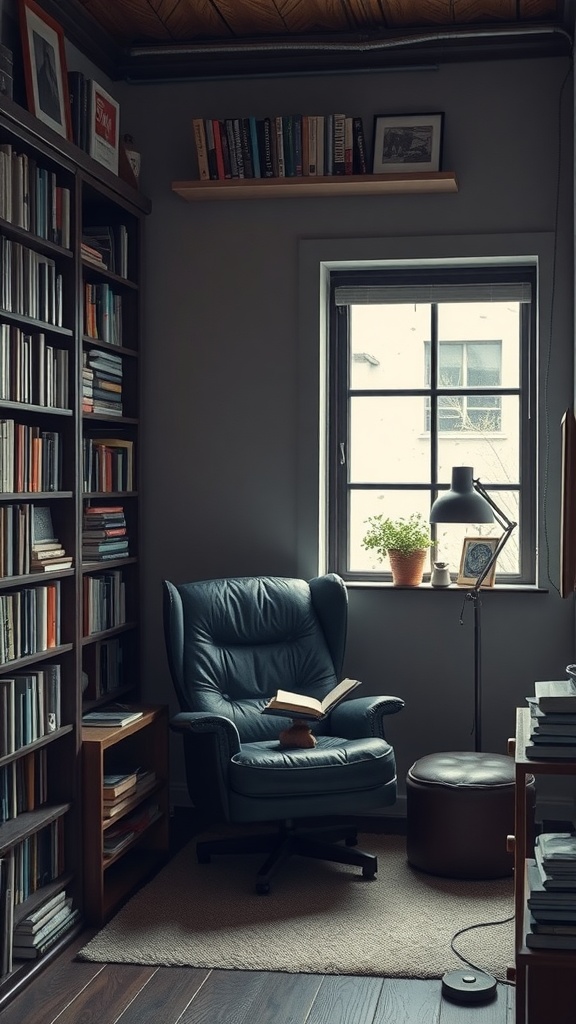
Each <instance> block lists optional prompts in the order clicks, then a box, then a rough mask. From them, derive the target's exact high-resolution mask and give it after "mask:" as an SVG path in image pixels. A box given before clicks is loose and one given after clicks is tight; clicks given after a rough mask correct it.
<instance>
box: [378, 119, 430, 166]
mask: <svg viewBox="0 0 576 1024" xmlns="http://www.w3.org/2000/svg"><path fill="white" fill-rule="evenodd" d="M443 121H444V114H399V115H396V116H393V117H387V116H384V117H379V116H377V117H375V118H374V161H373V167H372V170H373V173H374V174H405V173H412V172H417V171H439V170H440V158H441V154H442V127H443Z"/></svg>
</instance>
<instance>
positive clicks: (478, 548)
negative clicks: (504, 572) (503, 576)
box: [456, 537, 498, 587]
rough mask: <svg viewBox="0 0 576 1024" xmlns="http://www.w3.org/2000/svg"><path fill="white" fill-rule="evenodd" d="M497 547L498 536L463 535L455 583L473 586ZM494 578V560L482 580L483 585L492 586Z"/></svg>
mask: <svg viewBox="0 0 576 1024" xmlns="http://www.w3.org/2000/svg"><path fill="white" fill-rule="evenodd" d="M497 547H498V537H465V538H464V543H463V545H462V557H461V559H460V571H459V573H458V579H457V580H456V582H457V583H459V584H461V585H463V586H474V584H475V583H476V580H477V579H478V577H479V576H480V574H481V573H482V572H483V571H484V569H485V567H486V565H487V564H488V562H489V561H490V559H491V558H492V556H493V555H494V553H495V551H496V548H497ZM495 578H496V562H494V564H493V565H492V567H491V568H490V572H489V573H488V575H487V576H486V578H485V579H484V580H482V586H483V587H493V586H494V580H495Z"/></svg>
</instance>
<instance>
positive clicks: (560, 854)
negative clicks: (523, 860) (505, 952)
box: [526, 832, 576, 949]
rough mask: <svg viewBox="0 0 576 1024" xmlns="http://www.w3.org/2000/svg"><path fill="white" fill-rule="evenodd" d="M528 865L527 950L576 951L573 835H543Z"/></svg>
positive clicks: (575, 838)
mask: <svg viewBox="0 0 576 1024" xmlns="http://www.w3.org/2000/svg"><path fill="white" fill-rule="evenodd" d="M534 853H535V860H534V861H529V862H528V883H529V886H530V895H529V897H528V909H529V911H530V928H529V931H528V932H527V933H526V945H527V946H528V947H529V948H530V949H576V834H574V833H572V832H543V833H542V834H541V835H539V836H537V838H536V845H535V850H534Z"/></svg>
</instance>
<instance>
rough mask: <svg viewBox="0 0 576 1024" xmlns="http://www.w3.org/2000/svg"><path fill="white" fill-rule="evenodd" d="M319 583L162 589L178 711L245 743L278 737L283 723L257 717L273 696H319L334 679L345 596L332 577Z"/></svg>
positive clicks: (282, 580) (251, 581)
mask: <svg viewBox="0 0 576 1024" xmlns="http://www.w3.org/2000/svg"><path fill="white" fill-rule="evenodd" d="M318 582H319V583H320V582H321V587H318V588H314V587H313V586H311V584H309V583H308V582H307V581H305V580H300V579H292V578H288V577H273V576H256V577H234V578H228V579H215V580H203V581H199V582H194V583H186V584H180V585H178V586H175V585H174V584H172V583H168V582H166V583H165V598H166V603H165V627H166V641H167V647H168V654H169V659H170V667H171V671H172V676H173V679H174V684H175V688H176V691H177V694H178V698H179V702H180V707H181V710H183V711H207V712H212V713H213V714H219V715H225V716H226V717H228V718H231V719H232V720H233V721H234V722H235V724H236V726H237V728H238V730H239V733H240V739H241V741H243V742H248V741H250V740H253V739H260V738H265V737H270V736H275V735H277V734H278V731H279V729H280V728H281V723H282V719H280V718H275V717H274V718H273V717H271V716H264V715H261V714H260V711H261V709H262V707H263V706H264V704H265V703H266V701H267V700H268V699H269V698H270V697H272V696H273V695H274V694H275V693H276V690H278V689H283V690H292V691H294V692H297V693H306V694H309V695H310V696H314V697H318V698H319V699H321V698H322V697H324V696H325V695H326V694H327V693H328V692H329V690H331V689H332V687H333V686H335V684H336V683H337V682H338V678H339V672H340V669H341V664H340V663H339V661H340V658H341V655H342V654H343V643H342V639H341V638H342V637H343V636H345V632H346V623H347V594H346V590H345V587H344V586H343V583H342V580H341V579H340V577H337V576H335V575H334V574H329V575H328V576H325V577H319V578H318ZM311 583H312V584H314V583H315V581H311ZM315 590H317V591H318V593H319V599H318V603H319V604H320V606H321V607H320V609H319V610H317V608H316V607H315V600H314V593H315ZM323 621H324V622H325V623H326V624H327V629H326V630H325V629H324V627H323V624H322V622H323ZM339 622H340V629H339V628H338V626H339ZM327 634H328V636H329V640H330V642H329V640H328V639H327ZM336 638H337V639H336ZM335 646H336V650H334V647H335ZM331 647H332V649H331Z"/></svg>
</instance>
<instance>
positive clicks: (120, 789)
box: [102, 768, 156, 818]
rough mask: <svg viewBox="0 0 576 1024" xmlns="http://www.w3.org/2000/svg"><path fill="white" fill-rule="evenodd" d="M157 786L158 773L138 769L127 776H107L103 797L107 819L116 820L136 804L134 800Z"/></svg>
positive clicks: (105, 777) (104, 781) (104, 782)
mask: <svg viewBox="0 0 576 1024" xmlns="http://www.w3.org/2000/svg"><path fill="white" fill-rule="evenodd" d="M155 785H156V773H155V772H152V771H147V770H145V769H144V768H137V769H136V771H134V772H129V773H127V774H125V775H105V776H104V780H103V788H102V797H103V807H104V817H105V818H116V817H117V816H118V815H119V814H122V813H123V811H125V810H126V809H127V808H129V807H130V806H133V804H134V798H135V797H136V798H138V799H139V798H140V797H143V796H145V795H146V793H149V792H150V790H151V789H153V788H154V786H155Z"/></svg>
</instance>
